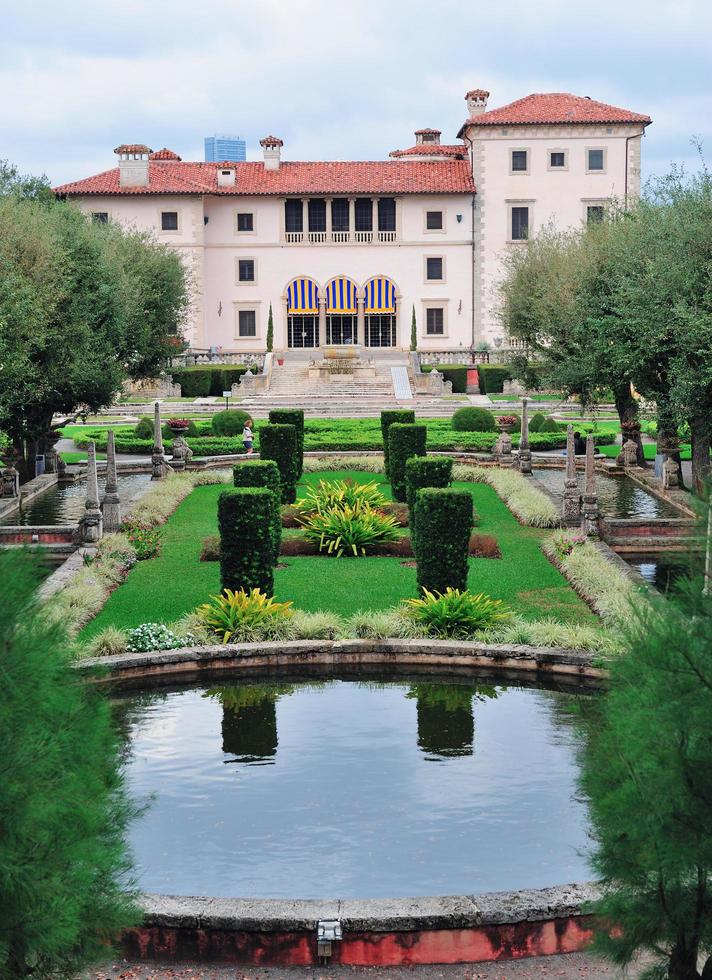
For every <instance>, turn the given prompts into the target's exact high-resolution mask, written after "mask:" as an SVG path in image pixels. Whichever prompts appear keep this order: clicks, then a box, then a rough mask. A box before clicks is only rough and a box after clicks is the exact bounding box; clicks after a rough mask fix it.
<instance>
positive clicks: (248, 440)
mask: <svg viewBox="0 0 712 980" xmlns="http://www.w3.org/2000/svg"><path fill="white" fill-rule="evenodd" d="M252 425H253V422H252V419H245V425H244V428H243V430H242V445H243V446H244V447H245V449H246V450H247V455H248V456H251V455H252V441H253V439H254V436H253V434H252Z"/></svg>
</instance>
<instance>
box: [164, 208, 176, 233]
mask: <svg viewBox="0 0 712 980" xmlns="http://www.w3.org/2000/svg"><path fill="white" fill-rule="evenodd" d="M161 229H162V230H163V231H178V212H177V211H161Z"/></svg>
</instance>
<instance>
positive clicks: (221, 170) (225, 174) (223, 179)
mask: <svg viewBox="0 0 712 980" xmlns="http://www.w3.org/2000/svg"><path fill="white" fill-rule="evenodd" d="M234 186H235V168H234V167H227V166H220V165H219V166H218V187H234Z"/></svg>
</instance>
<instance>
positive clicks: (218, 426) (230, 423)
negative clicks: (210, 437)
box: [213, 408, 252, 438]
mask: <svg viewBox="0 0 712 980" xmlns="http://www.w3.org/2000/svg"><path fill="white" fill-rule="evenodd" d="M249 418H252V416H251V415H250V413H249V412H243V411H241V410H240V409H239V408H230V409H226V410H225V411H224V412H216V413H215V415H213V433H214V434H215V435H216V436H240V438H242V430H243V428H244V426H245V422H246V421H247V420H248V419H249Z"/></svg>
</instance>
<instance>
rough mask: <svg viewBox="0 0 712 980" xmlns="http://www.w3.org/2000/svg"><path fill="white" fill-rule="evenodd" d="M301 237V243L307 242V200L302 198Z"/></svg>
mask: <svg viewBox="0 0 712 980" xmlns="http://www.w3.org/2000/svg"><path fill="white" fill-rule="evenodd" d="M302 235H303V236H304V237H303V241H305V242H308V241H309V198H308V197H303V198H302Z"/></svg>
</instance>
